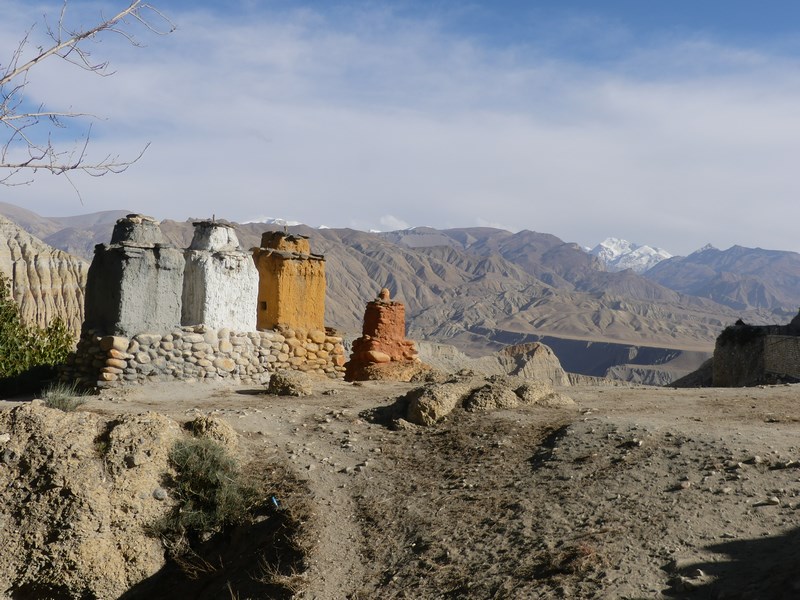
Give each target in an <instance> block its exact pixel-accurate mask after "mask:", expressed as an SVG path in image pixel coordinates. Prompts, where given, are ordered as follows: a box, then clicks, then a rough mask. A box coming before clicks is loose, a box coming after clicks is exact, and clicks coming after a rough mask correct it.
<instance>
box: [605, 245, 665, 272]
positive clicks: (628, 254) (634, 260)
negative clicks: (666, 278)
mask: <svg viewBox="0 0 800 600" xmlns="http://www.w3.org/2000/svg"><path fill="white" fill-rule="evenodd" d="M589 254H593V255H594V256H596V257H597V258H599V259H600V260H601V261H603V263H604V264H605V265H606V268H608V269H609V270H610V271H624V270H625V269H631V270H633V271H634V272H636V273H643V272H645V271H647V270H648V269H650V268H652V267H654V266H655V265H657V264H658V263H660V262H661V261H662V260H666V259H668V258H672V255H671V254H670V253H669V252H667V251H666V250H662V249H661V248H653V247H651V246H647V245H641V246H640V245H638V244H634V243H633V242H629V241H628V240H622V239H619V238H613V237H610V238H606V239H605V240H603V241H602V242H600V243H599V244H597V246H595V247H594V248H592V249H591V250H590V251H589Z"/></svg>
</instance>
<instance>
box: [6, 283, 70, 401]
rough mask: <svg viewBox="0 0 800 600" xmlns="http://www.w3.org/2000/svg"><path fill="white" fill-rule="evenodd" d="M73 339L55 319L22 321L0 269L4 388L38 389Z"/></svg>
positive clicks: (13, 389) (63, 358)
mask: <svg viewBox="0 0 800 600" xmlns="http://www.w3.org/2000/svg"><path fill="white" fill-rule="evenodd" d="M73 343H74V339H73V337H72V333H71V332H70V331H69V329H68V328H67V326H66V324H65V323H64V322H63V321H62V320H60V319H56V320H54V321H53V322H52V323H50V324H49V325H48V326H47V327H45V328H44V329H42V328H39V327H34V326H31V325H26V324H25V323H23V322H22V318H21V316H20V312H19V307H18V306H17V304H16V302H14V300H13V298H11V293H10V282H9V280H8V278H7V277H5V276H4V275H3V274H2V273H0V382H2V384H3V385H2V387H3V389H5V390H12V391H24V390H32V389H37V387H38V385H40V383H41V381H42V380H46V379H49V378H52V376H53V375H54V373H55V368H56V366H58V365H60V364H61V363H63V362H64V361H65V360H66V358H67V355H68V354H69V352H70V350H72V346H73Z"/></svg>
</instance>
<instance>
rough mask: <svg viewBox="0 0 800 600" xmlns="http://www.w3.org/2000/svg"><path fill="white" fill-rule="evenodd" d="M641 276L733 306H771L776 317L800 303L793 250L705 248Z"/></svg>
mask: <svg viewBox="0 0 800 600" xmlns="http://www.w3.org/2000/svg"><path fill="white" fill-rule="evenodd" d="M645 277H647V278H648V279H651V280H653V281H655V282H658V283H660V284H661V285H664V286H666V287H669V288H672V289H674V290H677V291H679V292H683V293H686V294H692V295H695V296H701V297H704V298H710V299H712V300H714V301H715V302H719V303H720V304H725V305H727V306H730V307H732V308H734V309H736V310H747V309H749V308H753V307H758V308H766V309H769V310H773V311H776V320H777V321H781V320H782V319H781V317H785V316H789V317H791V316H793V315H794V314H796V311H797V307H798V306H800V254H797V253H795V252H784V251H779V250H763V249H761V248H744V247H742V246H733V247H731V248H729V249H727V250H717V249H716V248H704V249H702V250H698V251H697V252H695V253H693V254H690V255H689V256H686V257H681V256H676V257H673V258H670V259H668V260H665V261H663V262H661V263H659V264H658V265H656V266H655V267H653V268H652V269H650V270H649V271H647V272H646V273H645Z"/></svg>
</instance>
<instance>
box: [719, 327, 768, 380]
mask: <svg viewBox="0 0 800 600" xmlns="http://www.w3.org/2000/svg"><path fill="white" fill-rule="evenodd" d="M764 339H765V336H755V337H753V338H751V339H747V340H740V341H739V342H738V343H724V344H721V343H720V341H719V340H717V345H716V348H715V349H714V364H713V374H712V379H711V380H712V385H713V386H714V387H742V386H746V385H755V384H757V383H761V382H762V381H763V378H764Z"/></svg>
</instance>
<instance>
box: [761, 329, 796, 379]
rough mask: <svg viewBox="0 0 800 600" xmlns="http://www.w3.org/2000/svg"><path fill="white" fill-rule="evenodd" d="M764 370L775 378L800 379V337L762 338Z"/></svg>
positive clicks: (777, 336) (771, 336) (772, 336)
mask: <svg viewBox="0 0 800 600" xmlns="http://www.w3.org/2000/svg"><path fill="white" fill-rule="evenodd" d="M764 371H765V373H766V374H767V375H768V376H769V377H773V378H775V379H781V380H783V381H791V380H800V337H797V336H792V335H770V336H767V337H766V338H765V339H764Z"/></svg>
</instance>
